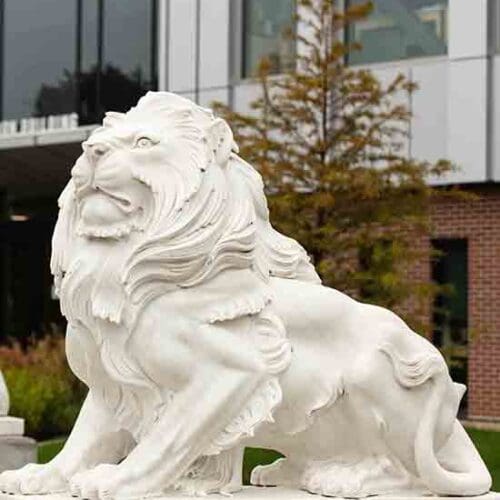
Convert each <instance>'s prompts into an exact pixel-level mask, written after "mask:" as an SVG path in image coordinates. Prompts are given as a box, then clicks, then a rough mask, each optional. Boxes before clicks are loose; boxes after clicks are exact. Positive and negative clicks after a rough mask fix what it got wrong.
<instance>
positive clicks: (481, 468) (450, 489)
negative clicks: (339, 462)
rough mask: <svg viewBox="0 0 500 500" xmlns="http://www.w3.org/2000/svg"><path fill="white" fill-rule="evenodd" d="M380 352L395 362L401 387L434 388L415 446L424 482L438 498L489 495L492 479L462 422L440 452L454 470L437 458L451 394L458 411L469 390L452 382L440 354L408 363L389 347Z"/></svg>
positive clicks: (420, 356)
mask: <svg viewBox="0 0 500 500" xmlns="http://www.w3.org/2000/svg"><path fill="white" fill-rule="evenodd" d="M380 350H381V351H382V352H383V353H384V354H386V355H387V356H388V357H389V359H390V360H391V363H392V366H393V369H394V375H395V377H396V380H397V381H398V383H399V384H400V385H401V386H403V387H405V388H406V389H410V390H411V389H412V388H415V387H418V386H421V385H423V384H431V387H430V397H429V399H428V400H427V402H426V405H425V408H424V410H423V414H422V418H421V420H420V422H419V424H418V427H417V430H416V434H415V442H414V457H415V466H416V469H417V472H418V475H419V477H420V479H421V480H422V481H423V482H424V484H425V485H426V486H427V487H428V488H429V489H430V490H431V491H432V492H433V493H435V494H438V495H453V496H455V495H457V496H465V495H467V496H471V495H481V494H483V493H485V492H487V491H488V490H489V488H490V487H491V476H490V474H489V472H488V469H487V468H486V466H485V465H484V463H483V461H482V459H481V457H480V456H479V453H478V452H477V451H476V449H475V447H474V445H473V443H472V441H471V440H470V438H469V436H467V434H466V432H465V431H464V429H463V428H462V426H461V425H460V423H459V422H457V421H455V424H454V428H453V430H452V432H451V433H450V437H449V438H448V441H447V442H446V443H445V445H444V446H443V447H442V450H441V451H440V453H441V455H443V458H444V459H445V460H446V459H449V458H451V459H452V462H453V469H454V470H453V471H451V470H447V469H446V468H445V467H443V466H442V465H441V464H440V463H439V460H438V457H437V456H436V446H435V437H436V434H437V431H436V427H437V423H438V422H439V421H440V419H442V411H443V402H444V401H445V400H446V399H448V400H449V395H450V393H449V391H450V390H451V391H453V390H454V391H456V405H457V407H458V403H459V401H460V399H461V397H462V396H463V393H464V391H465V386H463V385H461V384H454V383H453V382H452V380H451V379H450V376H449V373H448V368H447V366H446V363H445V361H444V359H443V358H442V356H440V355H439V353H438V352H437V351H436V352H433V351H434V350H433V351H430V350H425V351H424V352H423V353H420V354H417V355H415V356H413V357H412V358H410V359H405V358H403V357H402V356H401V354H400V353H399V352H397V350H396V349H395V348H394V347H393V346H392V345H391V344H389V343H387V344H383V345H382V346H381V348H380Z"/></svg>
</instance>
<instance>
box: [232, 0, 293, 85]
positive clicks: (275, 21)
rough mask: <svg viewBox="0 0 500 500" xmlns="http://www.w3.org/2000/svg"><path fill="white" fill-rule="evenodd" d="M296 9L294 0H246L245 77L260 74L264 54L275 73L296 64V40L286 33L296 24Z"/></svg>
mask: <svg viewBox="0 0 500 500" xmlns="http://www.w3.org/2000/svg"><path fill="white" fill-rule="evenodd" d="M294 9H295V3H294V0H243V60H242V77H243V78H246V77H251V76H255V75H256V72H257V69H258V65H259V62H260V60H261V59H262V58H263V57H266V58H268V59H269V60H270V62H271V73H282V72H283V71H284V70H286V69H289V68H290V67H291V65H293V63H294V59H295V42H294V41H293V40H291V39H289V38H288V37H287V36H285V33H286V30H287V29H290V28H292V26H293V13H294Z"/></svg>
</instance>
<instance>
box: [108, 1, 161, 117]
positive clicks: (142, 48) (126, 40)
mask: <svg viewBox="0 0 500 500" xmlns="http://www.w3.org/2000/svg"><path fill="white" fill-rule="evenodd" d="M153 15H154V12H153V2H152V1H151V0H146V1H145V0H142V1H140V2H138V1H137V0H106V1H105V3H104V33H103V61H102V101H103V103H104V106H105V108H106V109H112V110H115V111H126V110H127V109H128V108H129V107H130V105H131V104H132V103H135V102H136V101H137V99H138V98H139V97H140V96H142V95H143V94H144V93H145V92H146V91H147V90H150V89H152V88H154V87H155V85H154V80H155V74H154V73H155V64H154V63H155V61H154V54H153V44H154V43H155V38H156V33H153V29H152V28H153V21H154V19H153Z"/></svg>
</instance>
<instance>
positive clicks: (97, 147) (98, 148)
mask: <svg viewBox="0 0 500 500" xmlns="http://www.w3.org/2000/svg"><path fill="white" fill-rule="evenodd" d="M84 149H85V153H86V154H87V155H88V156H89V157H90V159H91V160H92V162H93V163H95V162H97V161H99V159H100V158H102V157H103V156H104V155H105V154H106V153H107V152H108V151H109V149H110V147H109V146H108V145H107V144H104V143H103V142H87V143H85V146H84Z"/></svg>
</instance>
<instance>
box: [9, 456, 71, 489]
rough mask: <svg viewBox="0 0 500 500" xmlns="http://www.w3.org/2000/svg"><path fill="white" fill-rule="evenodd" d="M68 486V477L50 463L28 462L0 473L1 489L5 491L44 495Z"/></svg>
mask: <svg viewBox="0 0 500 500" xmlns="http://www.w3.org/2000/svg"><path fill="white" fill-rule="evenodd" d="M66 488H67V481H66V479H65V478H64V477H63V475H62V474H61V472H60V471H59V469H57V468H56V467H55V466H53V465H50V464H28V465H25V466H24V467H22V468H21V469H17V470H9V471H5V472H2V473H1V474H0V491H2V492H4V493H12V494H19V493H20V494H23V495H44V494H47V493H59V492H61V491H64V490H65V489H66Z"/></svg>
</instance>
